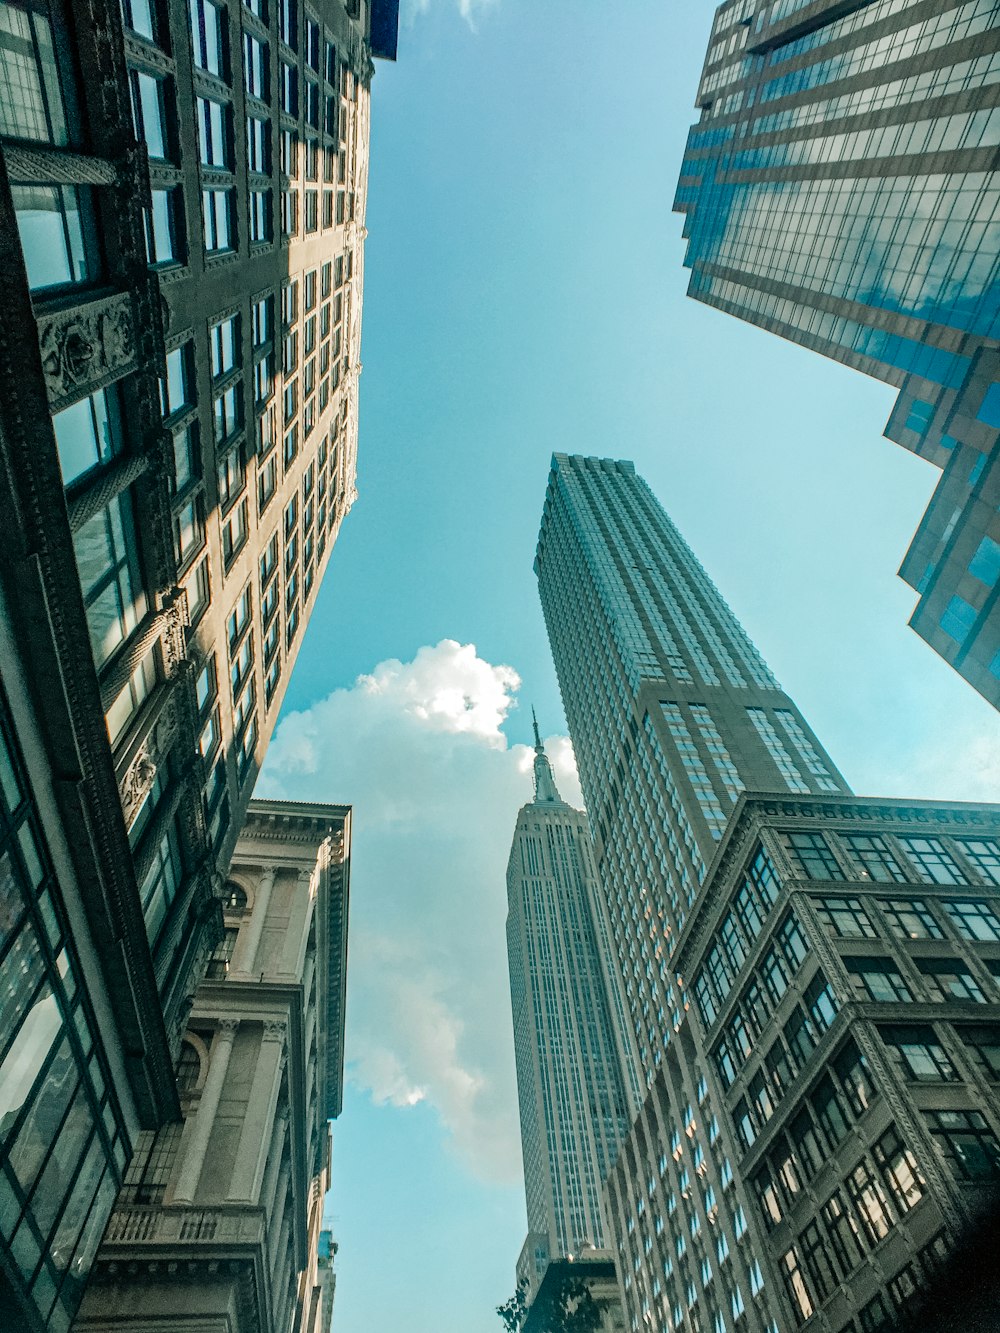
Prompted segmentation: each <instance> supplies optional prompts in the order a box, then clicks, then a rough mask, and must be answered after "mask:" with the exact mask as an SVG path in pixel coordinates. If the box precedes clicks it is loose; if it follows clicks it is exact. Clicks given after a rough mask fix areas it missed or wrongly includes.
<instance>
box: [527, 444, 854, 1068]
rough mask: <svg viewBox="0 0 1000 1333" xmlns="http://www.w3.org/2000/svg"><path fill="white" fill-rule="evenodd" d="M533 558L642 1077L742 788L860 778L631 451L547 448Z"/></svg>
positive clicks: (815, 787)
mask: <svg viewBox="0 0 1000 1333" xmlns="http://www.w3.org/2000/svg"><path fill="white" fill-rule="evenodd" d="M535 569H536V572H537V574H538V583H539V591H540V594H541V598H542V609H543V611H544V613H545V622H546V625H547V627H548V632H549V642H550V644H551V646H552V654H553V657H554V658H555V664H556V672H557V674H558V677H559V687H560V689H561V691H562V697H563V704H564V707H565V709H566V718H567V721H568V723H569V730H570V735H571V736H572V737H573V747H574V750H575V752H576V758H577V764H578V766H579V770H580V781H581V784H582V786H583V795H584V800H585V801H586V803H587V809H588V810H589V811H590V820H591V826H592V828H593V831H594V837H595V842H596V855H597V861H598V865H599V866H600V867H601V868H602V870H603V871H604V872H605V876H606V878H605V886H606V887H607V886H608V885H610V884H613V885H614V889H613V894H612V896H611V898H610V899H608V900H607V901H606V904H605V907H606V912H607V922H608V930H609V933H610V936H611V938H612V940H613V942H614V949H615V952H616V960H617V965H618V967H619V969H620V970H621V972H622V974H623V978H624V999H625V1005H626V1010H627V1023H628V1039H629V1043H630V1047H631V1050H630V1054H631V1056H632V1058H633V1059H634V1061H635V1062H636V1064H637V1065H638V1066H639V1067H640V1068H641V1069H642V1070H643V1071H644V1075H645V1078H646V1080H647V1082H649V1081H651V1080H652V1078H653V1074H654V1073H655V1070H656V1067H657V1065H658V1064H659V1061H660V1058H661V1055H662V1051H663V1048H664V1047H665V1045H666V1044H667V1042H668V1041H669V1038H670V1034H671V1032H672V1031H673V1029H674V1028H675V1027H676V1025H677V1023H678V1021H679V1014H680V1010H681V1007H682V1001H681V997H680V995H679V993H678V990H677V988H676V986H675V985H674V982H673V972H674V969H673V967H672V959H673V954H674V949H675V948H676V945H677V939H678V936H679V933H680V931H681V929H682V928H683V926H684V922H685V919H686V917H687V913H688V912H689V911H690V909H691V906H692V905H693V903H694V901H695V898H696V896H697V894H698V890H699V888H700V886H701V884H702V883H703V881H704V879H705V875H706V872H707V869H708V866H709V864H710V863H711V861H712V858H713V856H714V855H715V852H716V848H717V845H718V842H719V839H720V838H721V837H722V834H723V830H724V829H725V827H726V822H727V820H728V819H729V817H730V814H731V813H732V810H733V806H734V804H735V802H736V800H737V797H738V796H739V794H740V792H741V791H743V790H744V789H745V788H750V789H754V790H758V791H760V790H763V791H783V792H788V793H792V792H794V793H802V794H804V793H808V792H846V791H848V790H849V789H848V787H847V784H846V783H845V782H844V779H843V778H842V777H841V775H840V774H839V772H838V771H837V769H836V767H835V765H834V763H833V761H832V760H831V759H830V758H829V756H828V755H827V754H826V752H825V751H824V749H823V747H822V746H821V745H820V742H819V741H818V740H817V739H816V737H815V736H814V734H813V732H812V731H811V730H810V728H809V725H808V723H807V722H806V721H805V719H804V718H803V717H802V715H801V713H800V712H799V710H798V709H797V708H796V706H795V704H794V703H793V702H792V700H791V699H789V697H788V695H787V694H785V693H784V692H783V691H782V689H781V688H780V686H779V685H778V683H777V681H776V680H775V679H774V677H773V676H772V675H771V672H770V671H769V670H768V668H767V666H766V664H765V663H764V661H763V659H762V658H761V656H760V654H759V653H758V652H757V649H756V648H755V647H754V645H753V644H752V643H751V641H750V639H749V638H748V637H747V635H746V633H745V631H744V630H743V628H742V626H741V625H740V624H739V622H738V621H737V619H736V617H735V616H734V615H733V613H732V612H731V611H730V609H729V607H728V606H727V605H726V604H725V602H724V601H723V599H722V598H721V597H720V596H719V593H718V591H717V590H716V588H715V587H714V586H713V584H712V582H711V581H710V579H709V578H708V575H707V574H706V573H705V571H704V570H703V569H702V567H701V565H700V564H699V563H698V561H697V560H696V559H695V557H694V555H693V554H692V552H691V551H690V549H689V548H688V546H687V544H686V543H685V542H684V539H683V538H682V537H681V535H680V533H679V532H678V531H677V529H676V528H675V527H674V525H673V523H671V521H670V519H669V518H668V517H667V515H666V514H665V513H664V511H663V509H662V508H661V507H660V505H659V504H658V503H657V501H656V499H655V497H654V496H653V493H652V491H650V489H649V487H648V485H647V484H646V482H645V481H643V480H642V478H641V477H638V476H636V472H635V468H634V466H633V465H632V464H631V463H624V462H613V461H611V460H608V459H593V458H575V457H569V456H567V455H566V454H556V455H554V457H553V461H552V472H551V474H550V476H549V486H548V491H547V493H546V497H545V511H544V514H543V518H542V529H541V534H540V536H539V540H538V554H537V557H536V560H535Z"/></svg>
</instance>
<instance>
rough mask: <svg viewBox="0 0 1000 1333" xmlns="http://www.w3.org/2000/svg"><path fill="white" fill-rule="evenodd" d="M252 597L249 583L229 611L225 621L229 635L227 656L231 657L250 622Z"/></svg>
mask: <svg viewBox="0 0 1000 1333" xmlns="http://www.w3.org/2000/svg"><path fill="white" fill-rule="evenodd" d="M252 605H253V603H252V599H251V593H250V585H249V583H248V584H247V586H246V587H245V588H244V589H243V591H242V592H241V593H240V595H239V597H238V598H237V599H236V605H235V606H234V607H233V609H232V611H231V612H230V613H229V619H228V621H227V622H226V631H227V634H228V636H229V656H230V657H232V656H233V654H234V652H235V651H236V647H237V645H238V644H239V642H240V640H241V639H242V638H243V635H244V633H245V632H246V629H247V627H248V625H249V624H250V611H251V607H252Z"/></svg>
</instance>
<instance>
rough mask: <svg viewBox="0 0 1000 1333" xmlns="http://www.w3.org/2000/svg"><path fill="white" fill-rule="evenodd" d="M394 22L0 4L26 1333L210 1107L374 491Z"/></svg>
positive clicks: (331, 13) (91, 0) (0, 460)
mask: <svg viewBox="0 0 1000 1333" xmlns="http://www.w3.org/2000/svg"><path fill="white" fill-rule="evenodd" d="M396 8H397V7H396V5H395V4H394V3H393V0H343V2H342V0H322V2H321V3H316V4H315V5H314V4H312V3H308V4H307V3H300V0H284V3H276V4H273V5H272V4H270V3H266V2H265V0H251V3H238V2H237V0H229V2H228V3H219V4H216V3H212V0H204V2H203V3H202V0H198V3H196V4H187V3H185V2H184V0H126V3H125V4H123V5H119V4H117V3H111V0H65V2H63V0H51V3H35V0H23V3H22V0H7V2H6V3H4V4H3V5H2V22H0V297H2V303H3V310H4V319H3V328H2V331H0V515H2V521H3V531H4V542H3V544H2V549H0V663H2V666H0V715H2V716H0V726H2V729H3V742H4V762H5V765H6V767H5V772H7V774H8V778H7V781H6V782H5V784H4V788H3V798H4V800H5V801H6V802H7V804H6V806H5V807H4V815H3V819H2V821H0V823H2V831H0V836H2V838H3V839H4V847H5V852H6V853H7V854H8V855H9V857H10V861H9V864H10V866H11V878H10V879H9V881H7V883H8V889H7V890H5V899H4V909H3V910H4V917H5V920H6V922H7V926H6V930H5V933H4V935H3V937H2V938H0V990H2V992H3V994H4V995H5V996H6V1001H5V1009H4V1013H3V1022H2V1026H0V1086H2V1087H4V1088H5V1089H6V1090H7V1091H6V1092H5V1100H4V1102H3V1104H2V1110H0V1192H2V1193H3V1206H2V1207H0V1322H3V1321H4V1320H5V1319H6V1320H7V1322H10V1323H12V1326H18V1324H17V1321H21V1322H22V1323H24V1324H26V1325H27V1326H28V1327H30V1328H31V1329H32V1330H36V1331H37V1330H40V1329H42V1328H52V1329H55V1330H61V1329H65V1328H67V1327H68V1324H69V1321H70V1319H71V1317H72V1312H73V1310H74V1308H75V1305H76V1302H77V1301H78V1299H79V1292H80V1289H81V1285H82V1282H83V1279H84V1278H85V1276H86V1272H87V1269H88V1267H89V1264H90V1262H91V1260H92V1258H93V1249H94V1245H95V1244H96V1240H97V1238H98V1237H99V1235H100V1233H101V1232H102V1230H103V1227H104V1223H105V1222H106V1220H107V1215H108V1211H109V1209H110V1205H111V1201H112V1200H113V1198H114V1196H115V1194H116V1192H117V1190H118V1187H119V1186H120V1184H121V1181H122V1172H123V1169H124V1167H125V1165H126V1163H127V1162H128V1160H129V1158H130V1157H131V1154H132V1151H133V1147H134V1144H135V1141H136V1136H137V1134H138V1133H139V1131H140V1129H144V1130H155V1129H157V1128H158V1127H159V1126H161V1125H164V1124H166V1123H168V1122H171V1121H172V1120H176V1118H177V1116H178V1114H179V1109H180V1108H179V1103H178V1100H177V1091H176V1082H175V1077H174V1065H175V1061H176V1059H177V1057H178V1055H179V1053H180V1048H181V1040H182V1038H183V1036H184V1032H185V1030H186V1026H187V1022H188V1015H189V1012H190V1008H191V1004H192V1000H193V996H194V992H195V988H196V986H197V984H198V981H199V979H200V978H201V976H202V975H203V974H204V971H205V967H206V964H207V962H208V957H209V955H210V953H211V952H212V950H213V948H214V947H215V945H216V943H217V942H218V939H219V937H220V935H221V931H222V918H221V912H220V907H219V899H218V894H219V892H220V889H221V883H222V877H224V874H225V870H226V867H227V866H228V863H229V860H230V858H231V856H232V852H233V848H234V846H235V842H236V838H237V835H238V833H239V830H240V827H241V825H242V821H243V816H244V814H245V811H246V807H247V803H248V801H249V798H250V793H251V791H252V789H253V784H254V780H255V777H256V774H257V772H258V769H259V765H260V763H261V761H262V758H263V754H264V750H265V748H266V745H267V742H268V739H269V736H270V733H271V730H272V728H273V725H274V721H275V719H276V716H277V713H278V709H279V707H280V702H281V698H282V696H283V692H284V689H285V687H286V685H287V681H288V676H289V672H290V670H291V668H292V664H293V662H294V660H295V655H296V653H297V651H298V647H299V644H300V643H301V640H302V635H303V632H304V627H305V624H306V622H307V620H308V618H309V615H310V614H311V611H312V608H313V606H314V604H315V598H316V593H317V589H318V587H319V583H320V580H321V578H322V576H323V573H324V571H325V568H326V566H327V563H328V561H329V557H330V551H331V549H332V546H333V543H334V541H335V539H336V536H337V533H338V531H339V528H340V524H341V522H342V521H343V518H344V516H345V514H346V513H347V511H348V509H349V508H350V506H351V503H352V502H353V499H354V495H355V468H356V450H357V375H358V372H359V370H360V364H359V360H358V352H359V346H360V341H359V340H360V320H361V300H362V289H363V273H364V261H363V242H364V236H365V229H364V219H365V198H366V189H367V167H368V126H369V88H370V81H371V76H372V57H373V56H376V55H380V54H385V55H389V56H391V55H392V54H393V53H394V50H395V23H396V17H397V14H396ZM26 1052H30V1055H28V1054H26ZM55 1143H58V1147H57V1148H54V1149H53V1150H52V1151H48V1148H49V1146H50V1145H53V1144H55ZM43 1145H44V1147H43Z"/></svg>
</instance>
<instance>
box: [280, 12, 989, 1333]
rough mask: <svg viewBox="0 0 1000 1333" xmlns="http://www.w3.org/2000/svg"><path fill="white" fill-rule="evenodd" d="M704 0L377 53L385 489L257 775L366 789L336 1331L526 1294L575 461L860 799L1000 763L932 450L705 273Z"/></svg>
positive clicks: (378, 442) (415, 29)
mask: <svg viewBox="0 0 1000 1333" xmlns="http://www.w3.org/2000/svg"><path fill="white" fill-rule="evenodd" d="M463 11H464V12H463ZM713 12H714V6H713V5H710V4H708V3H704V2H703V0H687V3H685V4H683V5H680V4H673V5H669V6H668V5H666V4H664V3H663V0H629V3H628V5H627V6H618V7H609V6H608V5H607V4H605V3H598V0H534V3H529V0H492V3H487V2H486V0H479V3H475V0H423V2H422V3H419V0H411V3H410V5H409V7H408V8H407V7H406V4H405V0H404V15H403V28H402V32H401V39H400V52H399V62H398V64H397V65H396V66H395V67H393V66H387V65H380V66H379V67H378V72H377V76H376V79H375V83H374V85H373V113H372V123H373V129H372V145H371V163H372V174H371V181H370V192H369V201H368V215H367V225H368V230H369V237H368V242H367V252H366V292H365V312H364V339H363V349H362V356H363V361H364V373H363V375H362V379H361V435H360V445H359V478H358V489H359V494H360V498H359V500H358V503H357V505H356V507H355V509H354V510H353V511H352V513H351V515H350V517H349V519H348V520H347V523H346V524H345V527H344V530H343V533H342V535H341V538H340V540H339V542H338V545H337V548H336V551H335V553H334V555H333V558H332V560H331V564H330V567H329V570H328V572H327V575H326V580H325V583H324V586H323V588H322V589H321V591H320V594H319V597H318V601H317V606H316V610H315V612H314V614H313V617H312V621H311V623H310V625H309V628H308V632H307V634H306V638H305V642H304V645H303V649H302V652H301V655H300V657H299V662H298V665H297V667H296V671H295V674H294V676H293V678H292V681H291V683H290V686H289V691H288V695H287V698H286V701H285V706H284V712H283V719H284V720H283V722H282V723H281V725H280V727H279V731H278V733H277V735H276V737H275V740H274V742H273V744H272V749H271V753H270V756H269V762H268V767H267V768H266V769H265V775H264V778H263V779H262V781H261V784H260V789H259V790H260V791H261V793H264V792H268V793H269V794H279V793H280V794H284V795H288V796H293V797H299V798H303V799H312V800H323V799H332V800H347V801H352V802H353V803H354V806H355V840H354V859H353V870H352V903H351V934H350V944H349V965H348V976H349V982H348V1033H347V1055H348V1065H349V1086H348V1089H347V1095H346V1099H345V1108H344V1113H343V1115H342V1117H341V1119H340V1120H339V1122H338V1123H337V1125H336V1126H335V1131H334V1143H335V1146H334V1189H333V1193H332V1195H331V1198H330V1204H329V1211H330V1216H331V1218H332V1220H333V1223H334V1226H335V1230H336V1233H337V1236H338V1239H339V1241H340V1246H341V1248H340V1255H339V1259H338V1269H339V1279H338V1289H337V1304H336V1313H335V1320H336V1326H337V1329H338V1333H371V1330H373V1329H385V1328H390V1327H404V1326H405V1327H406V1328H407V1330H408V1333H431V1330H432V1329H433V1330H434V1333H489V1331H490V1330H492V1333H498V1330H499V1328H500V1325H499V1322H498V1321H497V1319H496V1316H495V1315H494V1313H493V1307H494V1306H495V1305H496V1304H497V1303H498V1302H500V1301H501V1300H503V1299H504V1298H505V1297H506V1296H507V1295H508V1294H509V1293H510V1291H511V1289H512V1287H513V1266H514V1261H515V1259H516V1256H517V1253H518V1250H519V1248H520V1245H521V1242H522V1239H523V1235H524V1206H523V1191H522V1187H521V1183H520V1180H519V1178H518V1158H517V1151H518V1150H517V1130H516V1123H515V1119H514V1113H515V1107H516V1102H515V1099H514V1092H513V1082H512V1080H513V1063H512V1055H511V1039H510V1014H509V1000H508V998H507V993H506V954H505V940H504V934H503V923H504V913H505V897H504V892H505V891H504V885H503V876H504V869H505V863H506V855H507V849H508V847H509V842H510V837H511V833H512V831H513V823H514V817H515V813H516V809H517V806H518V805H519V804H520V803H521V802H522V801H524V800H526V799H528V798H529V796H530V771H529V763H528V758H529V755H528V751H527V750H526V748H525V746H524V742H526V741H527V740H528V739H529V735H530V709H529V707H528V705H529V704H530V703H532V702H533V703H534V704H535V706H536V708H537V709H538V713H539V718H540V721H541V723H542V728H543V731H544V732H546V733H547V734H550V735H551V736H552V737H553V738H556V737H557V736H558V735H559V734H561V733H562V732H563V731H564V722H563V718H562V712H561V707H560V703H559V696H558V690H557V687H556V683H555V677H554V673H553V670H552V666H551V661H550V657H549V653H548V647H547V644H546V641H545V635H544V627H543V624H542V618H541V613H540V611H539V608H538V601H537V593H536V589H535V582H534V577H533V574H532V570H531V563H532V557H533V553H534V543H535V538H536V535H537V529H538V521H539V517H540V510H541V502H542V496H543V493H544V487H545V480H546V475H547V471H548V460H549V456H550V454H551V453H552V452H553V451H554V450H566V451H570V452H582V453H593V454H606V455H612V456H615V457H623V458H632V459H634V461H635V463H636V466H637V468H638V470H639V471H640V472H641V473H642V474H643V475H644V476H645V477H646V478H647V479H648V480H649V482H650V484H651V485H652V487H653V489H654V491H655V492H656V494H657V495H658V496H659V498H660V499H661V500H662V501H663V503H664V505H665V506H666V507H667V509H668V511H669V512H670V513H671V515H672V517H673V518H674V519H675V521H676V522H677V523H678V525H679V526H680V528H681V530H682V531H683V532H684V534H685V536H686V537H687V539H688V541H689V542H690V543H691V545H692V547H693V548H694V549H695V551H696V552H697V553H698V555H699V557H700V558H701V559H702V561H703V562H704V564H705V565H706V567H707V569H708V571H709V573H710V575H711V576H712V577H713V579H714V580H715V581H716V583H717V584H718V585H719V587H720V588H721V590H722V592H723V594H724V595H725V596H726V598H727V599H728V600H729V602H730V604H731V605H732V606H733V607H734V609H735V610H736V612H737V614H738V615H739V616H740V618H741V619H742V620H743V622H744V624H745V625H746V626H747V628H748V630H749V631H750V633H751V635H752V637H753V638H754V639H755V640H756V642H757V643H758V644H759V646H760V647H761V649H762V651H763V653H764V655H765V657H766V658H767V659H768V661H769V663H770V664H771V666H772V668H773V669H774V670H775V672H776V674H777V675H778V677H779V679H780V680H781V681H782V683H783V684H784V686H785V687H786V688H787V689H788V690H789V692H790V693H791V694H792V695H793V696H794V697H795V699H796V700H797V702H798V703H799V705H800V706H801V707H802V709H803V710H804V712H805V713H806V715H807V716H808V717H809V719H810V721H811V723H812V724H813V726H814V728H815V729H816V731H817V732H818V733H819V735H820V736H821V737H822V738H823V739H824V741H825V742H826V744H827V747H828V749H829V750H830V752H831V754H832V756H833V757H834V759H835V760H836V762H837V763H838V764H839V766H840V768H841V770H842V771H843V772H844V774H845V776H846V777H847V778H848V780H849V781H850V782H852V783H853V785H854V786H855V788H856V790H858V791H860V792H871V793H878V794H883V795H912V796H938V797H941V798H951V799H959V798H961V797H963V796H964V797H977V796H978V797H981V798H993V799H995V798H996V796H997V791H998V787H1000V761H998V759H997V755H998V754H1000V719H998V717H997V715H996V714H995V713H994V712H993V710H991V709H990V708H989V707H988V706H987V705H986V704H985V703H984V702H983V701H982V700H981V699H980V698H979V697H978V696H977V695H976V694H974V692H973V691H972V690H971V689H970V688H969V687H968V686H967V685H966V684H965V683H964V682H963V681H962V680H960V679H959V677H957V676H956V675H955V674H954V673H953V672H952V671H951V670H950V669H949V668H948V667H947V666H946V665H945V664H944V663H943V662H942V661H941V660H940V659H939V658H937V657H936V656H935V654H933V653H932V652H931V651H930V649H928V648H927V647H926V645H924V644H923V643H922V642H921V641H920V640H919V639H918V638H917V637H916V635H914V634H913V632H912V631H911V630H909V629H908V628H907V627H906V619H907V616H908V614H909V612H910V610H911V609H912V605H913V600H914V598H913V595H912V593H911V592H910V590H909V589H907V588H906V587H905V585H904V584H902V583H901V582H900V581H899V580H898V579H897V578H896V576H895V570H896V568H897V567H898V565H899V563H900V560H901V559H902V556H903V553H904V551H905V549H906V546H907V544H908V542H909V539H910V537H911V535H912V533H913V531H914V529H915V527H916V525H917V522H918V520H919V517H920V515H921V513H922V512H923V509H924V507H925V505H926V503H927V499H928V497H929V495H930V492H931V489H932V487H933V483H934V480H935V475H936V474H935V472H934V470H933V469H932V468H931V467H929V466H928V465H927V464H925V463H923V462H922V461H920V460H919V459H916V458H914V457H912V456H910V455H908V454H907V453H906V452H905V451H904V450H902V449H900V448H899V447H898V446H897V445H894V444H891V443H890V442H888V441H886V440H884V439H883V438H882V437H881V434H880V432H881V428H882V426H883V424H884V422H885V420H886V418H887V416H888V413H889V409H890V406H891V403H892V397H893V395H892V391H891V390H890V389H888V388H887V387H886V386H884V385H880V384H877V383H875V382H873V381H870V380H866V379H865V378H863V377H862V376H860V375H858V374H856V373H854V372H852V371H849V370H846V369H845V368H843V367H841V366H838V365H836V364H834V363H833V362H829V361H827V360H825V359H824V358H822V357H819V356H816V355H814V354H812V353H809V352H806V351H804V350H802V349H800V348H796V347H793V346H791V345H789V344H785V343H783V342H781V341H780V340H779V339H777V338H775V337H773V336H771V335H769V334H766V333H764V332H761V331H759V330H756V329H753V328H751V327H750V326H748V325H745V324H741V323H740V322H738V321H736V320H734V319H731V318H728V317H727V316H724V315H722V314H720V313H718V312H715V311H712V310H709V309H708V308H706V307H703V306H700V305H698V304H697V303H696V302H693V301H690V300H688V299H687V298H686V297H685V296H684V291H685V288H686V284H687V272H686V270H684V269H683V268H682V258H683V242H682V240H681V235H680V233H681V219H680V218H679V217H677V216H676V215H673V214H672V213H671V211H670V205H671V201H672V196H673V188H674V183H675V181H676V176H677V170H678V167H679V163H680V159H681V154H682V150H683V145H684V138H685V135H686V132H687V128H688V125H689V124H690V123H691V121H692V119H693V117H694V113H693V111H692V102H693V98H694V93H695V88H696V84H697V78H698V73H699V70H700V66H701V60H702V57H703V54H704V51H705V47H706V45H707V35H708V30H709V26H710V22H711V18H712V14H713ZM359 678H360V679H359ZM553 753H554V756H555V758H556V766H557V772H558V773H559V775H560V781H561V783H562V784H563V786H564V790H565V792H566V794H567V796H569V797H571V798H572V799H578V792H577V789H576V788H575V785H574V780H573V776H572V765H571V759H570V756H569V753H568V747H567V746H566V745H565V742H561V741H558V740H556V739H553Z"/></svg>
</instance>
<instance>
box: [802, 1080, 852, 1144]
mask: <svg viewBox="0 0 1000 1333" xmlns="http://www.w3.org/2000/svg"><path fill="white" fill-rule="evenodd" d="M810 1102H811V1104H812V1108H813V1110H814V1111H815V1113H816V1119H817V1120H818V1121H819V1124H820V1127H821V1128H822V1130H823V1133H824V1134H825V1135H826V1137H827V1141H828V1142H829V1144H830V1147H831V1148H836V1147H837V1145H838V1144H839V1143H840V1142H841V1141H842V1140H843V1139H844V1137H845V1135H846V1134H847V1131H848V1129H850V1124H851V1122H850V1120H849V1119H848V1116H847V1110H846V1107H845V1105H844V1101H843V1098H842V1097H841V1095H840V1093H839V1092H838V1091H837V1089H836V1087H835V1086H834V1082H833V1079H832V1078H831V1077H830V1075H829V1074H824V1075H823V1077H822V1078H821V1079H820V1081H819V1082H818V1083H817V1084H816V1091H815V1092H814V1093H813V1095H812V1097H811V1098H810Z"/></svg>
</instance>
